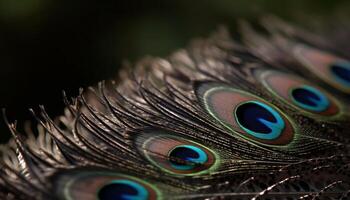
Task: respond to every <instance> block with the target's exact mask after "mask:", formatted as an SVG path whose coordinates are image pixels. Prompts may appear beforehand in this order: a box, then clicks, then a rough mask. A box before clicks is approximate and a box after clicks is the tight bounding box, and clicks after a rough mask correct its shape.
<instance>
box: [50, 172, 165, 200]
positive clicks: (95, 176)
mask: <svg viewBox="0 0 350 200" xmlns="http://www.w3.org/2000/svg"><path fill="white" fill-rule="evenodd" d="M58 184H59V185H56V186H55V188H62V190H63V191H58V192H57V195H58V196H59V199H62V200H78V199H84V200H96V199H97V200H114V199H120V200H159V199H161V195H160V192H159V191H158V190H157V188H156V187H155V186H153V185H151V184H149V183H147V182H146V181H143V180H140V179H138V178H136V177H133V176H129V175H125V174H119V173H113V172H104V171H86V170H83V171H75V172H73V173H68V174H65V175H61V176H60V178H59V181H58Z"/></svg>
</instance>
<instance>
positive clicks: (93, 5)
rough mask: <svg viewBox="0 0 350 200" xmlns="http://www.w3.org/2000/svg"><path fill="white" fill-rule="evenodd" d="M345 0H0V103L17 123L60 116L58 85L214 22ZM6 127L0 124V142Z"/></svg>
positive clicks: (169, 47) (75, 84) (76, 83)
mask: <svg viewBox="0 0 350 200" xmlns="http://www.w3.org/2000/svg"><path fill="white" fill-rule="evenodd" d="M347 2H348V1H347V0H338V1H335V0H332V1H329V0H324V1H321V0H312V1H310V0H309V1H307V0H290V1H285V0H256V1H253V0H250V1H249V0H242V1H238V0H212V1H208V0H201V1H195V0H177V1H169V0H168V1H167V0H163V1H142V0H138V1H136V0H129V1H125V2H124V1H119V0H105V1H89V0H0V107H2V108H6V109H7V115H8V116H9V118H10V119H12V120H13V119H17V120H19V125H21V124H23V122H24V121H25V120H28V119H30V114H29V112H28V108H36V109H37V108H38V107H37V106H38V105H39V104H43V105H45V106H46V108H47V110H48V112H49V114H50V115H51V116H55V115H59V114H61V113H62V110H63V109H62V108H63V103H62V90H65V91H67V93H68V94H69V95H71V96H75V95H76V94H77V91H78V88H79V87H86V86H88V85H92V84H95V83H96V82H98V81H100V80H103V79H110V78H113V77H114V76H115V74H116V73H117V71H118V66H120V65H121V62H122V61H123V60H125V59H127V60H130V61H131V62H133V61H135V60H137V59H138V58H140V57H142V56H144V55H146V54H147V55H153V56H165V55H167V54H169V53H170V52H171V51H173V50H174V49H176V48H180V47H183V46H185V45H186V44H187V43H188V42H189V41H190V39H191V38H193V37H198V36H206V35H208V34H209V33H210V32H211V31H213V30H215V28H216V27H217V25H219V24H226V25H230V24H233V23H234V21H235V19H237V18H245V19H254V18H256V17H257V16H259V15H261V14H264V13H273V14H276V15H278V16H280V17H282V18H286V19H290V20H295V21H298V20H297V19H298V17H300V16H304V15H309V16H322V17H327V16H328V15H332V14H333V13H336V12H337V10H338V9H340V10H343V11H344V10H345V12H346V11H347V10H348V11H350V9H347V8H349V3H347ZM8 135H9V132H8V130H7V128H6V126H5V124H4V123H3V120H1V122H0V141H2V142H3V141H6V140H7V139H8Z"/></svg>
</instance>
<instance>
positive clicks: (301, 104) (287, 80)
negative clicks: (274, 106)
mask: <svg viewBox="0 0 350 200" xmlns="http://www.w3.org/2000/svg"><path fill="white" fill-rule="evenodd" d="M259 77H260V79H261V82H262V83H263V85H264V86H265V87H266V88H267V90H268V91H270V92H271V93H272V94H274V95H275V96H276V97H278V98H280V99H282V100H283V101H284V102H285V103H288V104H289V105H293V106H294V107H297V108H299V109H301V110H303V111H306V112H308V113H313V114H318V115H323V116H334V115H337V114H338V113H339V112H340V108H339V105H338V104H339V103H338V102H337V101H336V100H335V98H334V97H333V96H332V95H330V94H329V93H327V92H325V91H324V90H322V89H321V88H319V87H317V86H315V85H313V84H311V83H308V82H307V81H305V80H303V79H301V78H298V77H296V76H293V75H289V74H285V73H283V72H277V71H264V72H262V73H261V74H260V76H259Z"/></svg>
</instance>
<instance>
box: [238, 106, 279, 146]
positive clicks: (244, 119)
mask: <svg viewBox="0 0 350 200" xmlns="http://www.w3.org/2000/svg"><path fill="white" fill-rule="evenodd" d="M235 117H236V121H237V122H238V124H239V125H240V126H241V128H242V129H243V130H244V131H246V132H247V133H248V134H250V135H252V136H254V137H256V138H258V139H265V140H273V139H276V138H278V137H279V136H280V135H281V133H282V131H283V129H284V128H285V123H284V120H283V118H282V117H281V115H280V114H279V113H278V112H277V111H276V110H275V109H273V108H272V107H270V106H268V105H266V104H264V103H262V102H259V101H250V102H246V103H243V104H241V105H239V106H238V107H237V108H236V110H235Z"/></svg>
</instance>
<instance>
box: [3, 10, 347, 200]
mask: <svg viewBox="0 0 350 200" xmlns="http://www.w3.org/2000/svg"><path fill="white" fill-rule="evenodd" d="M239 26H240V30H241V34H240V39H232V38H231V36H230V34H229V33H228V31H227V30H226V29H225V28H220V29H219V30H218V31H217V32H215V33H214V34H213V35H212V36H211V37H209V38H208V39H197V40H195V41H194V42H193V43H192V44H191V45H190V46H189V47H187V48H185V49H180V50H178V51H176V52H175V53H173V54H171V55H170V56H169V57H167V58H145V59H143V60H141V61H140V62H138V63H136V64H135V66H134V67H133V69H132V70H130V68H129V67H125V68H124V70H122V71H121V72H120V78H119V80H118V81H108V82H107V81H106V82H101V83H99V84H98V85H97V86H94V87H91V88H88V89H87V90H84V91H83V90H81V92H80V95H79V96H78V97H76V98H71V99H69V98H68V97H66V95H65V98H64V99H65V103H66V108H65V115H63V116H60V117H58V118H55V119H52V118H50V117H49V116H48V114H47V113H46V112H45V108H44V107H40V108H41V112H34V111H32V113H33V116H34V117H35V118H36V119H37V121H38V127H37V128H35V129H32V131H31V130H28V131H27V133H26V134H21V133H19V132H18V131H17V127H16V126H17V125H16V123H12V122H7V124H8V127H9V129H10V131H11V133H12V135H13V139H12V140H11V141H10V142H9V143H8V144H6V145H4V146H2V151H1V162H0V163H1V169H0V186H1V188H0V197H1V199H8V200H12V199H18V200H31V199H58V200H78V199H84V200H95V199H98V200H112V199H113V200H116V199H118V200H119V199H120V200H145V199H149V200H151V199H157V200H160V199H276V200H290V199H348V198H349V193H350V177H349V176H350V173H349V172H350V171H349V146H348V142H349V140H350V136H349V128H350V123H349V121H350V116H349V93H350V61H348V60H347V58H350V54H349V52H348V51H343V50H344V49H342V48H337V46H336V45H334V44H336V43H332V42H331V41H332V40H325V39H322V36H314V35H313V34H312V33H310V32H307V31H305V30H303V29H301V28H298V27H295V26H292V25H290V24H288V23H286V22H284V21H282V20H280V19H277V18H276V17H271V16H269V17H265V18H263V19H262V20H261V22H260V23H258V24H256V25H254V26H253V25H250V24H249V23H247V22H244V21H241V22H240V23H239ZM327 41H329V42H327ZM345 48H346V47H345Z"/></svg>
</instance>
